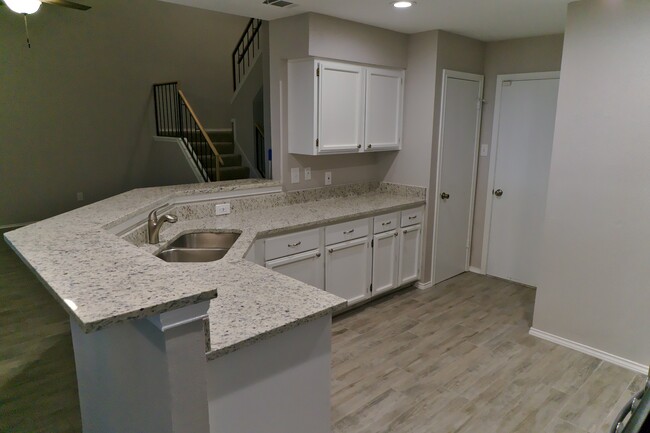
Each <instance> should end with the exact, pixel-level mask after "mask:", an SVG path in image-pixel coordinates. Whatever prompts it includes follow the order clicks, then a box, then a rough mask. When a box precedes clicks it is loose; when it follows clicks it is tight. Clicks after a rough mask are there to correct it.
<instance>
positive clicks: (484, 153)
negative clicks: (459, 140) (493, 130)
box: [481, 144, 489, 156]
mask: <svg viewBox="0 0 650 433" xmlns="http://www.w3.org/2000/svg"><path fill="white" fill-rule="evenodd" d="M488 151H489V147H488V145H487V144H481V156H488Z"/></svg>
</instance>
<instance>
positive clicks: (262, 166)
mask: <svg viewBox="0 0 650 433" xmlns="http://www.w3.org/2000/svg"><path fill="white" fill-rule="evenodd" d="M264 156H265V153H264V128H262V127H261V126H260V125H258V124H257V123H256V124H255V168H257V171H258V172H259V173H260V174H261V175H262V177H263V178H266V163H265V160H264Z"/></svg>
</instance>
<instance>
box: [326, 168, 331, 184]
mask: <svg viewBox="0 0 650 433" xmlns="http://www.w3.org/2000/svg"><path fill="white" fill-rule="evenodd" d="M331 184H332V172H331V171H326V172H325V185H331Z"/></svg>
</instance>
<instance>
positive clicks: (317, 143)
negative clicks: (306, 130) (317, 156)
mask: <svg viewBox="0 0 650 433" xmlns="http://www.w3.org/2000/svg"><path fill="white" fill-rule="evenodd" d="M316 147H318V138H317V139H316Z"/></svg>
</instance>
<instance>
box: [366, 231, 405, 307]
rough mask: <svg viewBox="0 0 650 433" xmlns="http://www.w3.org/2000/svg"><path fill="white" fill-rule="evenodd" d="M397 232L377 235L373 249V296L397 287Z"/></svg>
mask: <svg viewBox="0 0 650 433" xmlns="http://www.w3.org/2000/svg"><path fill="white" fill-rule="evenodd" d="M397 234H398V233H397V230H390V231H387V232H384V233H380V234H378V235H375V237H374V242H373V247H372V294H373V295H378V294H380V293H383V292H386V291H388V290H390V289H394V288H395V287H397V278H398V275H397V274H398V272H397V271H398V261H397V256H398V253H399V242H398V239H397V237H398V236H397Z"/></svg>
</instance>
